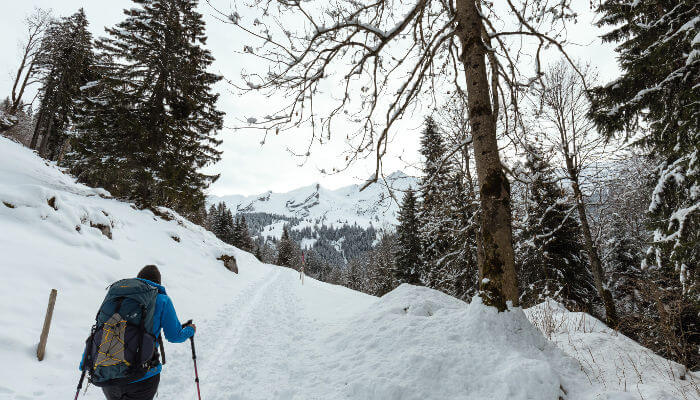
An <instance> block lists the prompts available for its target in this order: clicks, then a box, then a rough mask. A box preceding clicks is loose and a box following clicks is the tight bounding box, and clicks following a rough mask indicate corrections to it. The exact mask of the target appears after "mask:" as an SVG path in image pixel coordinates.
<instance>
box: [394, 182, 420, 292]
mask: <svg viewBox="0 0 700 400" xmlns="http://www.w3.org/2000/svg"><path fill="white" fill-rule="evenodd" d="M417 212H418V207H417V204H416V196H415V193H414V192H413V189H411V188H409V189H408V190H407V191H406V193H405V194H404V196H403V201H402V203H401V208H400V209H399V215H398V222H399V224H398V226H397V227H396V253H395V255H394V257H395V266H394V273H393V274H394V278H395V279H396V281H397V282H398V283H399V284H401V283H410V284H412V285H418V284H420V283H421V280H420V274H421V270H422V269H421V267H420V263H421V242H420V237H419V235H418V232H419V228H420V223H419V222H418V217H417V215H416V214H417Z"/></svg>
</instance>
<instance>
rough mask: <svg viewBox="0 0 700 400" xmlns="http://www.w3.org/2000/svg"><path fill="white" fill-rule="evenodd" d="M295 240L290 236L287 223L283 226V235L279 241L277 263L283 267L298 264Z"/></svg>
mask: <svg viewBox="0 0 700 400" xmlns="http://www.w3.org/2000/svg"><path fill="white" fill-rule="evenodd" d="M294 247H295V246H294V242H293V241H292V239H291V238H290V237H289V228H287V225H285V226H284V228H282V237H281V238H280V240H279V242H277V265H280V266H283V267H292V268H293V267H295V266H296V264H297V260H296V259H295V258H296V255H295V251H294V250H295V248H294Z"/></svg>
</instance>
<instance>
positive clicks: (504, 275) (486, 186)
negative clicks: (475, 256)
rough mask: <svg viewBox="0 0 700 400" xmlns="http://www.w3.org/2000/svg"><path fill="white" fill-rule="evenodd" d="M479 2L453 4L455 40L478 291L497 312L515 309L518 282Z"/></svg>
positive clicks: (508, 187)
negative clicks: (472, 173)
mask: <svg viewBox="0 0 700 400" xmlns="http://www.w3.org/2000/svg"><path fill="white" fill-rule="evenodd" d="M476 1H478V0H457V7H456V17H457V18H456V19H457V30H456V35H457V37H458V38H459V39H460V42H461V44H462V54H461V62H462V64H463V66H464V69H465V73H466V80H467V107H468V110H469V123H470V126H471V130H472V136H473V138H474V161H475V163H476V172H477V177H478V181H479V193H480V201H481V219H480V223H481V240H482V246H483V257H482V259H481V260H479V276H480V278H481V279H480V282H479V290H480V292H481V296H482V298H483V300H484V303H485V304H487V305H491V306H494V307H496V308H497V309H498V310H499V311H505V310H506V309H507V303H506V302H507V301H510V302H512V304H513V305H516V306H517V305H518V297H519V296H518V283H517V277H516V274H515V260H514V254H513V233H512V226H511V209H510V185H509V183H508V180H507V178H506V176H505V173H504V172H503V167H502V165H501V159H500V157H499V153H498V140H497V137H496V119H495V118H494V111H493V109H492V105H491V96H490V88H489V80H488V76H487V74H486V56H487V54H486V46H485V45H484V43H483V42H482V37H481V32H482V31H483V29H484V27H483V22H482V20H481V17H480V15H479V11H478V9H477V5H476Z"/></svg>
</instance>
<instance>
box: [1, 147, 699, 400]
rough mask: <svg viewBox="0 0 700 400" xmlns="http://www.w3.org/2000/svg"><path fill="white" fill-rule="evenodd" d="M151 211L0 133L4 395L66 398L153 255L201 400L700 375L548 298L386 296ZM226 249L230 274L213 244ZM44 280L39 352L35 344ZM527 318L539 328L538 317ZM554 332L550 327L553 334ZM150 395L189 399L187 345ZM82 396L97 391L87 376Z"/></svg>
mask: <svg viewBox="0 0 700 400" xmlns="http://www.w3.org/2000/svg"><path fill="white" fill-rule="evenodd" d="M159 214H161V215H163V216H166V218H163V217H159V216H156V215H154V214H153V213H152V212H150V211H143V210H136V209H135V208H134V207H132V206H131V205H130V204H128V203H124V202H120V201H117V200H115V199H112V198H110V196H109V194H108V193H107V192H105V191H104V190H100V189H92V188H89V187H86V186H83V185H80V184H76V183H75V182H74V180H73V179H72V178H71V177H69V176H67V175H65V174H63V173H62V172H61V171H60V170H59V169H58V168H56V167H55V166H54V165H52V164H48V163H46V162H45V161H43V160H42V159H40V158H39V157H37V156H35V155H34V154H33V153H32V152H30V151H28V150H27V149H25V148H23V147H21V146H20V145H18V144H16V143H13V142H10V141H8V140H6V139H4V138H0V232H1V233H2V236H1V237H0V254H2V255H3V257H2V260H3V262H2V264H1V265H2V274H3V282H4V283H5V285H4V288H5V290H2V291H0V304H2V305H1V306H0V307H1V310H2V316H3V319H4V320H5V321H6V322H7V325H6V326H5V327H4V329H2V330H0V359H2V360H3V364H5V368H3V373H2V374H0V399H27V398H36V399H56V398H69V397H72V396H73V393H74V390H75V389H74V388H75V385H76V383H77V379H78V371H77V364H78V361H79V360H78V359H79V357H80V353H81V350H82V345H83V341H84V338H85V336H86V335H87V333H88V330H89V327H90V326H91V324H92V322H93V319H94V313H95V311H96V309H97V307H98V304H99V302H100V301H101V299H102V297H103V296H104V293H105V291H104V289H105V287H106V286H107V285H109V284H110V283H111V282H113V281H115V280H117V279H119V278H123V277H128V276H133V275H134V274H135V273H136V272H137V271H138V270H139V269H140V267H141V266H143V265H144V264H148V263H155V264H157V265H158V266H159V267H160V268H161V270H162V272H163V283H164V285H165V286H166V287H167V289H168V293H169V294H170V296H171V297H172V299H173V302H174V303H175V306H176V308H177V310H178V313H179V316H180V319H181V320H185V319H189V318H194V319H195V322H196V323H197V326H198V331H197V336H196V341H197V350H198V363H199V365H198V366H199V373H200V378H201V385H202V394H203V398H205V399H208V400H217V399H222V400H223V399H245V400H248V399H280V400H282V399H297V400H301V399H304V400H305V399H309V400H311V399H324V400H326V399H357V400H361V399H362V400H365V399H382V400H383V399H428V400H431V399H435V400H438V399H469V400H505V399H509V400H510V399H514V400H520V399H522V400H525V399H537V400H540V399H554V400H556V399H558V398H562V399H565V400H579V399H580V400H589V399H590V400H594V399H596V400H597V399H607V400H629V399H644V400H652V399H655V400H669V399H698V398H700V395H699V392H698V389H697V388H698V386H697V385H698V379H700V377H699V376H697V375H696V374H687V375H686V376H685V380H679V377H678V376H679V374H680V370H681V369H680V367H679V366H678V365H677V364H674V363H671V362H668V361H666V360H663V359H661V358H660V357H657V356H655V355H653V354H651V353H650V352H649V351H647V350H646V349H644V348H642V347H640V346H639V345H637V344H636V343H634V342H632V341H631V340H629V339H627V338H625V337H623V336H621V335H617V334H615V333H614V332H611V331H609V330H607V328H604V327H603V326H602V324H601V323H600V322H599V321H597V320H595V319H594V318H592V317H590V316H588V315H585V314H574V313H569V312H567V311H565V310H562V309H560V308H557V307H556V306H555V305H548V304H545V305H541V306H538V308H535V309H532V310H526V311H525V312H523V311H522V310H520V309H518V308H516V309H513V310H512V311H511V312H507V313H500V314H499V313H496V312H495V310H493V309H491V308H488V307H485V306H483V305H482V304H481V302H480V301H479V299H478V298H476V299H475V300H474V301H472V303H471V304H466V303H464V302H462V301H459V300H456V299H454V298H452V297H449V296H447V295H444V294H442V293H440V292H437V291H434V290H431V289H427V288H423V287H416V286H410V285H402V286H400V287H399V288H398V289H396V290H394V291H393V292H391V293H389V294H387V295H385V296H384V297H382V298H375V297H371V296H367V295H364V294H361V293H358V292H354V291H352V290H349V289H346V288H342V287H339V286H334V285H329V284H325V283H321V282H318V281H315V280H313V279H308V278H307V279H306V280H305V281H304V282H303V284H302V282H301V281H300V280H299V275H298V273H297V272H296V271H293V270H290V269H287V268H281V267H277V266H272V265H266V264H261V263H260V262H258V261H257V260H256V259H255V258H254V257H253V256H252V255H250V254H248V253H245V252H242V251H240V250H238V249H236V248H233V247H231V246H228V245H226V244H224V243H222V242H220V241H219V240H218V239H216V238H215V237H214V236H213V235H212V234H211V233H209V232H206V231H205V230H203V229H202V228H200V227H198V226H196V225H194V224H192V223H190V222H188V221H186V220H184V219H183V218H182V217H180V216H178V215H177V214H175V213H174V212H172V211H169V210H166V209H162V210H160V212H159ZM223 254H227V255H234V256H235V257H236V258H237V260H238V266H239V274H234V273H232V272H230V271H229V270H227V269H226V268H224V266H223V264H222V263H221V261H218V260H217V258H218V257H219V256H221V255H223ZM51 288H56V289H58V293H59V294H58V300H57V303H56V310H55V313H54V319H53V324H52V328H51V334H50V336H49V341H48V347H47V356H46V359H45V360H44V361H43V362H38V361H36V358H35V356H34V353H35V348H36V342H37V341H38V337H39V333H40V328H41V324H42V322H43V317H44V312H45V308H46V300H47V297H48V293H49V290H50V289H51ZM528 317H529V318H530V319H531V320H532V321H534V322H535V325H537V327H540V328H541V329H542V331H544V332H545V334H546V336H545V335H543V333H542V331H541V330H540V329H538V328H537V327H535V325H533V324H532V323H531V322H530V320H528ZM548 338H551V340H548ZM166 354H167V360H168V362H167V365H166V366H165V367H164V372H163V379H162V381H161V386H160V394H159V396H160V397H159V398H163V399H173V398H178V399H180V398H182V399H192V398H196V397H195V393H194V382H193V371H192V365H191V359H190V354H189V347H188V346H187V345H174V344H168V343H166ZM81 398H85V399H99V398H101V393H100V391H99V389H97V388H94V387H90V388H89V389H88V390H87V393H86V394H85V395H84V396H83V395H81Z"/></svg>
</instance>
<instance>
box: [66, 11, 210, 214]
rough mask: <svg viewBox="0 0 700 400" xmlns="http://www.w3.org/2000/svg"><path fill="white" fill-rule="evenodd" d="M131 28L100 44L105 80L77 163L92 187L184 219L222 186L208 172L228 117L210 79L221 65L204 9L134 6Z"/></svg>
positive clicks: (124, 25) (90, 104)
mask: <svg viewBox="0 0 700 400" xmlns="http://www.w3.org/2000/svg"><path fill="white" fill-rule="evenodd" d="M134 3H135V5H136V7H133V8H130V9H127V10H125V14H126V19H125V20H124V21H122V22H121V23H119V24H118V25H117V26H116V27H114V28H109V29H107V33H108V34H109V36H108V37H106V38H103V39H100V40H99V41H98V42H97V47H98V48H99V49H100V50H101V53H102V54H101V56H102V60H101V62H100V70H99V72H100V75H101V76H100V79H99V80H98V82H97V83H96V84H95V85H94V86H92V87H91V88H89V90H88V91H87V92H88V94H89V95H88V96H87V97H88V98H87V100H86V107H87V112H86V114H85V115H84V116H83V118H82V124H81V126H80V130H79V140H78V141H77V144H76V147H75V151H74V152H73V155H72V157H71V158H72V162H71V164H72V169H73V171H74V173H75V174H76V175H77V176H78V178H79V179H80V180H81V181H83V182H86V183H89V184H91V185H96V186H102V187H105V188H106V189H108V190H109V191H110V192H111V193H112V194H114V195H116V196H120V197H126V198H129V199H131V200H134V201H135V202H136V203H137V204H138V205H139V206H141V207H151V206H155V205H163V206H168V207H171V208H174V209H176V210H178V211H180V212H182V213H184V214H186V215H187V214H189V213H192V212H195V211H196V210H198V209H199V208H201V206H202V205H203V204H204V200H205V199H204V189H206V188H207V187H208V186H209V185H210V184H211V183H212V182H213V181H215V180H216V179H217V177H218V176H217V175H207V174H205V173H203V172H201V169H202V168H203V167H205V166H207V165H209V164H212V163H214V162H216V161H218V160H219V158H220V154H221V152H220V151H219V150H217V149H216V147H217V146H218V145H219V144H220V141H219V140H218V139H216V137H215V135H216V131H217V130H219V129H221V127H222V115H223V113H222V112H220V111H218V110H217V109H216V101H217V98H218V95H217V94H214V93H212V86H213V85H214V84H215V83H216V82H218V81H219V80H220V79H221V78H220V77H219V76H217V75H214V74H211V73H209V72H207V69H208V68H209V66H210V65H211V64H212V62H213V61H214V59H213V57H212V55H211V53H210V52H209V51H208V50H206V49H205V48H203V45H204V44H205V42H206V35H205V27H204V21H203V19H202V15H201V14H200V13H198V12H197V11H196V8H197V4H198V1H197V0H134Z"/></svg>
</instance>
